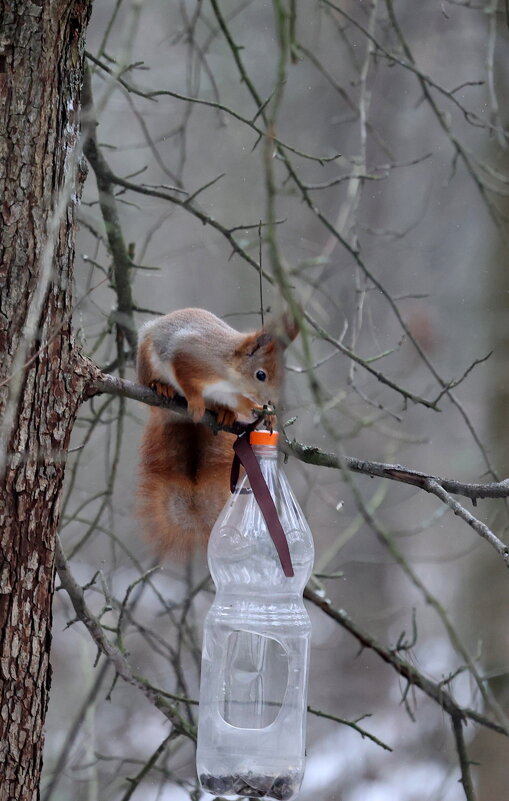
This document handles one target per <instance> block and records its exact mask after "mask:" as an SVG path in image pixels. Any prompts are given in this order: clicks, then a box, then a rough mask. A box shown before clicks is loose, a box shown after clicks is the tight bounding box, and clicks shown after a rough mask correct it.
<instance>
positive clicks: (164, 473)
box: [137, 409, 235, 559]
mask: <svg viewBox="0 0 509 801" xmlns="http://www.w3.org/2000/svg"><path fill="white" fill-rule="evenodd" d="M150 412H151V413H150V419H149V421H148V424H147V426H146V427H145V430H144V433H143V439H142V443H141V461H140V468H139V485H138V486H139V489H138V502H137V513H138V517H139V518H140V521H141V523H142V527H143V530H144V534H145V536H146V537H147V539H148V540H150V542H151V543H152V545H153V546H154V547H155V549H156V551H157V552H158V554H159V555H160V556H162V557H168V556H171V557H172V558H178V559H186V558H189V557H190V556H191V555H192V553H193V551H194V550H196V549H197V548H204V547H205V546H206V544H207V542H208V538H209V534H210V531H211V529H212V526H213V525H214V522H215V520H216V518H217V517H218V515H219V513H220V511H221V509H222V508H223V506H224V504H225V503H226V500H227V498H228V496H229V493H230V488H229V480H230V466H231V461H232V458H233V450H232V442H233V440H234V439H235V437H234V436H233V435H231V434H226V433H224V432H220V433H218V434H216V435H214V434H213V432H212V431H211V429H210V428H208V427H207V426H204V425H201V424H199V423H190V422H188V421H186V420H182V418H178V416H177V415H175V414H172V413H171V412H167V411H164V410H161V409H151V410H150ZM176 418H177V419H176Z"/></svg>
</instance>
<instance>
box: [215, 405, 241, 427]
mask: <svg viewBox="0 0 509 801" xmlns="http://www.w3.org/2000/svg"><path fill="white" fill-rule="evenodd" d="M215 411H216V412H217V422H218V423H219V425H220V426H232V425H233V424H234V422H235V420H236V419H237V415H236V414H235V412H234V411H233V410H232V409H228V407H227V406H218V407H217V408H216V410H215Z"/></svg>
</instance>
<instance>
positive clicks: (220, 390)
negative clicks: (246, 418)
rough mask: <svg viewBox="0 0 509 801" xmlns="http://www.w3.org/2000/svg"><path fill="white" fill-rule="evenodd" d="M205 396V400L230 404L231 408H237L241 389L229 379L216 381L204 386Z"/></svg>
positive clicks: (224, 404) (223, 404)
mask: <svg viewBox="0 0 509 801" xmlns="http://www.w3.org/2000/svg"><path fill="white" fill-rule="evenodd" d="M203 397H204V400H205V401H211V402H212V403H217V404H219V405H220V406H228V408H229V409H236V408H237V404H238V397H239V390H238V387H236V386H235V385H234V384H233V383H232V382H231V381H228V379H221V380H220V381H214V383H213V384H208V385H207V386H206V387H205V388H204V392H203Z"/></svg>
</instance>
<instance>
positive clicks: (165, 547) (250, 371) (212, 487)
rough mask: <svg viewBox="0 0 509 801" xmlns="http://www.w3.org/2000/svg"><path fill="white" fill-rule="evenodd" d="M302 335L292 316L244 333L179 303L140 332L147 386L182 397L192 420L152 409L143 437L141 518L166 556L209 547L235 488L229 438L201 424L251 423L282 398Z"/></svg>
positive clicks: (142, 377)
mask: <svg viewBox="0 0 509 801" xmlns="http://www.w3.org/2000/svg"><path fill="white" fill-rule="evenodd" d="M297 334H298V327H297V324H296V322H295V320H293V319H291V317H290V315H288V314H285V315H283V316H282V318H281V319H277V320H273V321H272V322H270V323H268V324H267V325H266V326H264V327H263V328H261V329H259V330H258V331H254V332H250V333H240V332H239V331H236V330H235V329H234V328H231V326H229V325H228V324H227V323H225V322H223V320H220V319H219V318H218V317H216V316H215V315H214V314H212V313H211V312H209V311H206V310H205V309H194V308H190V309H180V310H178V311H174V312H171V313H170V314H167V315H165V316H164V317H160V318H158V319H156V320H153V321H150V322H148V323H145V325H144V326H142V328H141V330H140V332H139V344H138V357H137V373H138V380H139V382H140V383H141V384H144V385H145V386H148V387H151V388H152V389H154V390H155V391H156V392H159V393H160V394H162V395H165V396H166V397H169V398H171V397H173V395H175V393H178V394H179V395H182V396H183V397H184V398H185V399H186V400H187V404H188V412H189V414H190V415H191V417H192V421H191V420H189V419H188V418H186V417H184V416H183V415H180V414H178V413H176V412H171V411H169V410H167V409H160V408H156V407H150V413H149V419H148V422H147V424H146V426H145V429H144V432H143V438H142V442H141V459H140V481H139V493H138V514H139V517H140V518H141V521H142V525H143V528H144V532H145V535H146V536H147V537H148V539H149V540H150V541H151V542H152V543H153V544H154V545H155V548H156V550H157V552H158V553H159V555H160V556H168V555H172V556H177V557H178V556H180V557H189V556H190V554H191V553H192V552H193V551H194V550H195V548H197V547H200V546H204V545H206V543H207V540H208V537H209V534H210V531H211V528H212V526H213V524H214V522H215V520H216V518H217V516H218V515H219V512H220V511H221V509H222V508H223V506H224V504H225V503H226V500H227V498H228V495H229V492H230V468H231V463H232V458H233V449H232V444H233V441H234V439H235V436H234V435H233V434H229V433H227V432H225V431H220V432H219V433H217V434H214V432H213V431H212V429H211V428H210V427H209V426H206V425H204V424H200V420H201V419H202V417H203V414H204V412H205V409H206V408H207V409H211V410H212V411H215V412H217V417H218V422H219V423H221V424H223V425H231V424H232V423H233V422H234V421H235V420H237V419H239V420H241V421H242V422H251V421H252V420H253V419H254V417H253V410H254V409H256V408H258V409H260V408H262V407H263V406H264V405H267V404H270V405H275V404H277V403H278V401H279V397H280V392H281V387H282V383H283V352H284V349H285V348H286V346H287V345H288V344H289V343H290V342H291V341H292V340H293V339H295V337H296V336H297Z"/></svg>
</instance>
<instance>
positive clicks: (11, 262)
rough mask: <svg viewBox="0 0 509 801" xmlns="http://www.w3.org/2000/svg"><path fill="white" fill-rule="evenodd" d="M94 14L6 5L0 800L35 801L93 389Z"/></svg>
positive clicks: (59, 5) (22, 2) (34, 2)
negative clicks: (87, 135) (78, 203)
mask: <svg viewBox="0 0 509 801" xmlns="http://www.w3.org/2000/svg"><path fill="white" fill-rule="evenodd" d="M90 6H91V3H90V1H89V0H79V1H78V2H73V0H51V1H50V2H44V3H43V2H41V0H0V20H2V31H1V37H0V147H1V152H0V199H1V201H0V203H1V205H0V265H1V266H0V353H1V360H0V420H1V421H2V422H1V423H0V428H1V432H2V434H3V436H4V447H3V448H2V445H1V443H0V448H2V452H3V456H4V457H5V458H4V459H3V462H4V466H5V469H2V471H1V475H0V777H1V780H0V799H1V801H7V800H8V801H14V799H34V798H38V797H39V792H38V785H39V778H40V770H41V764H42V746H43V725H44V717H45V712H46V707H47V701H48V689H49V683H50V668H49V649H50V642H51V601H52V593H53V574H54V546H55V532H56V526H57V523H58V518H59V503H60V494H61V488H62V479H63V472H64V465H65V455H66V448H67V444H68V440H69V436H70V432H71V428H72V424H73V421H74V417H75V414H76V411H77V408H78V405H79V402H80V400H81V398H82V397H83V393H84V391H85V389H86V383H87V374H88V366H87V364H86V362H85V361H84V360H81V359H80V357H79V355H78V354H77V353H76V352H75V351H74V349H73V343H72V338H71V319H70V317H71V311H72V295H71V289H72V265H73V257H74V216H75V209H74V206H75V199H76V194H75V193H76V191H77V189H78V187H79V175H78V170H77V164H76V160H75V147H76V142H77V137H78V110H79V93H80V87H81V82H82V68H83V35H84V31H85V29H86V25H87V22H88V17H89V13H90ZM51 240H53V242H54V249H52V247H51ZM45 264H46V265H47V267H48V269H47V280H45V279H44V265H45ZM38 293H39V294H38ZM32 330H33V333H32ZM20 354H21V356H22V357H23V358H22V363H21V370H19V369H18V367H17V364H16V358H18V360H19V358H20Z"/></svg>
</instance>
